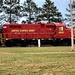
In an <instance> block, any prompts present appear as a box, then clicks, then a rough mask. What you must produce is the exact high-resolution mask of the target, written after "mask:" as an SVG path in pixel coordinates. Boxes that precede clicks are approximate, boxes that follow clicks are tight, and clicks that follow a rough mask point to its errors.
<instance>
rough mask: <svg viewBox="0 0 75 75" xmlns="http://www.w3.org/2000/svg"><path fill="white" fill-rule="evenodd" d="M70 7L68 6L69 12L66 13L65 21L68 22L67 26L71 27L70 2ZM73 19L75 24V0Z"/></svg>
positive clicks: (74, 2)
mask: <svg viewBox="0 0 75 75" xmlns="http://www.w3.org/2000/svg"><path fill="white" fill-rule="evenodd" d="M68 6H69V8H66V11H67V12H68V13H67V14H65V16H66V18H65V22H66V23H67V26H68V27H70V21H71V17H70V4H68ZM72 16H73V17H72V21H73V26H75V0H73V2H72Z"/></svg>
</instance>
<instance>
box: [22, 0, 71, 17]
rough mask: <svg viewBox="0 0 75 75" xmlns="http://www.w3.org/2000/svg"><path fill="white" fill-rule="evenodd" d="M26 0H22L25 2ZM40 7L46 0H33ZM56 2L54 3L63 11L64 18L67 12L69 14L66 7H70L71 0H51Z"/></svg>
mask: <svg viewBox="0 0 75 75" xmlns="http://www.w3.org/2000/svg"><path fill="white" fill-rule="evenodd" d="M23 1H25V0H21V2H23ZM33 1H34V2H35V3H36V4H37V5H38V6H39V7H40V6H42V5H43V4H44V2H45V0H33ZM51 1H52V2H54V5H55V6H56V7H57V9H58V11H59V12H61V13H62V15H63V18H65V14H67V11H66V8H69V7H68V4H69V3H70V0H51Z"/></svg>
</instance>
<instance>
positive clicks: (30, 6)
mask: <svg viewBox="0 0 75 75" xmlns="http://www.w3.org/2000/svg"><path fill="white" fill-rule="evenodd" d="M23 11H25V13H24V16H26V17H27V22H28V23H35V22H36V21H37V15H38V7H37V5H36V3H35V2H33V1H32V0H26V1H25V2H24V10H23Z"/></svg>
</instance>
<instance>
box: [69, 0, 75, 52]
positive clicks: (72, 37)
mask: <svg viewBox="0 0 75 75" xmlns="http://www.w3.org/2000/svg"><path fill="white" fill-rule="evenodd" d="M70 16H71V22H70V24H71V50H72V51H74V36H73V21H72V0H70Z"/></svg>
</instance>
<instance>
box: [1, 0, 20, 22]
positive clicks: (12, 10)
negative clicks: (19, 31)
mask: <svg viewBox="0 0 75 75" xmlns="http://www.w3.org/2000/svg"><path fill="white" fill-rule="evenodd" d="M2 8H3V11H4V13H5V14H7V15H8V19H6V20H7V21H8V22H10V23H11V22H12V23H14V22H15V21H17V20H18V17H19V16H20V9H21V7H20V0H4V4H3V6H2Z"/></svg>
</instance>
